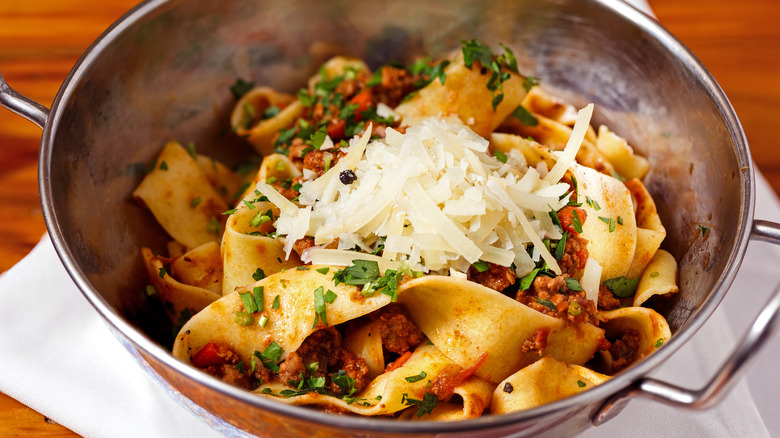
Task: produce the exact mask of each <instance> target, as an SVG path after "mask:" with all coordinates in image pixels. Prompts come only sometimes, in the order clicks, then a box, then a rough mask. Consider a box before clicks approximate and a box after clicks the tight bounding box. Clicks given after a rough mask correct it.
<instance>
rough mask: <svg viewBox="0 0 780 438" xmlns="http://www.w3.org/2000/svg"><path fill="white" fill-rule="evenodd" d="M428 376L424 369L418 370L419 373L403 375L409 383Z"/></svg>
mask: <svg viewBox="0 0 780 438" xmlns="http://www.w3.org/2000/svg"><path fill="white" fill-rule="evenodd" d="M426 377H428V373H426V372H425V371H420V374H416V375H414V376H409V377H405V378H404V379H405V380H406V381H407V382H409V383H414V382H419V381H420V380H422V379H424V378H426Z"/></svg>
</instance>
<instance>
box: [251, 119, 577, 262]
mask: <svg viewBox="0 0 780 438" xmlns="http://www.w3.org/2000/svg"><path fill="white" fill-rule="evenodd" d="M586 110H587V111H585V110H583V111H584V112H583V113H581V118H580V119H578V125H582V124H584V125H583V126H585V127H587V123H588V120H589V118H590V112H591V111H592V107H588V108H586ZM580 120H582V122H580ZM582 129H583V128H580V129H578V126H576V125H575V128H574V133H576V134H577V135H580V131H581V130H582ZM385 134H386V137H385V139H384V140H374V141H371V142H369V139H370V137H371V128H370V127H369V128H368V129H367V130H366V132H365V133H364V134H363V135H362V136H361V137H360V138H357V137H355V138H353V139H352V140H351V141H350V146H349V148H348V150H347V153H346V155H345V156H344V157H342V158H341V159H340V160H339V161H338V162H337V163H336V164H335V165H334V166H333V167H332V168H331V169H330V170H329V171H328V172H326V173H325V174H324V175H322V176H320V177H319V178H316V179H313V180H309V181H304V182H303V183H302V187H301V190H300V192H301V196H300V198H299V204H300V206H301V207H300V208H299V207H298V206H297V205H295V204H293V203H292V202H290V201H288V200H287V199H285V198H284V197H283V196H282V195H281V194H279V193H278V192H277V191H276V190H274V189H273V187H271V186H269V185H267V184H264V183H259V184H258V190H260V191H261V192H262V193H263V194H264V195H266V196H267V197H268V199H269V200H270V201H271V202H272V203H274V204H276V205H277V206H278V207H279V208H280V210H281V213H280V216H279V218H278V219H277V221H276V223H275V226H276V229H277V232H278V233H279V234H280V235H284V234H286V243H285V251H287V253H288V254H289V250H290V249H291V248H292V245H293V243H294V242H295V241H296V240H298V239H301V238H303V237H305V236H312V237H314V239H315V244H316V245H320V246H317V247H314V248H312V249H311V250H309V251H308V253H307V254H306V258H307V259H308V260H311V261H312V263H315V264H328V265H336V266H347V265H350V264H352V260H357V259H361V260H374V261H377V263H379V264H380V269H397V268H398V267H399V266H400V263H402V262H404V263H407V264H408V265H410V266H413V267H414V266H416V268H414V269H417V270H425V271H429V270H431V271H435V272H438V273H441V274H445V275H446V274H450V275H458V276H461V275H464V274H465V273H466V272H467V271H468V269H469V267H470V266H471V264H472V263H475V262H476V261H478V260H484V261H487V262H491V263H495V264H498V265H501V266H509V265H511V264H513V263H514V265H515V267H516V273H517V274H518V275H519V276H522V275H525V274H527V273H528V272H530V271H531V270H532V269H533V268H534V264H535V262H537V261H538V260H539V259H540V258H542V259H544V260H545V261H546V262H547V264H548V265H549V267H550V269H551V270H552V271H554V272H555V273H556V274H560V273H561V269H560V267H559V266H558V263H557V261H556V260H555V258H554V257H553V256H552V254H551V253H550V251H549V250H547V248H546V247H545V245H544V243H543V242H542V239H544V238H553V239H557V238H560V236H561V230H560V227H558V226H557V225H554V224H553V223H552V221H551V220H550V218H549V212H550V211H551V209H552V210H555V211H557V210H559V209H560V208H562V207H563V206H564V205H566V203H567V202H568V197H567V196H564V195H565V194H566V192H567V191H568V190H569V187H568V185H567V184H564V183H560V182H559V180H560V177H561V176H563V173H564V172H565V171H566V169H567V168H568V165H569V164H571V162H572V161H573V157H574V156H575V155H576V152H577V149H578V148H579V144H581V142H582V140H581V139H580V140H577V138H575V135H574V134H572V139H570V142H569V144H567V146H566V149H564V151H563V153H562V154H561V155H560V157H559V159H558V162H557V164H556V165H555V166H554V167H553V169H552V170H551V171H550V172H548V171H547V168H546V166H545V165H544V164H543V163H542V164H541V165H540V166H538V167H537V168H529V167H528V166H527V163H526V161H525V158H524V157H523V156H522V154H520V153H517V151H510V152H509V153H508V154H507V155H508V157H509V158H510V159H509V160H507V163H502V162H500V161H498V160H497V159H496V158H495V157H494V156H492V155H491V154H490V153H489V152H488V150H489V149H488V146H489V143H488V141H487V140H485V139H484V138H482V137H480V136H478V135H477V134H475V133H474V132H473V131H471V129H469V128H468V127H467V126H465V125H463V124H458V123H456V122H455V121H453V120H444V119H441V118H428V119H423V120H421V121H420V123H419V124H416V125H412V126H410V127H408V128H407V130H406V132H405V133H404V134H401V133H400V132H398V131H396V130H394V129H392V128H387V129H386V130H385ZM583 135H584V134H583ZM566 163H569V164H566ZM565 164H566V165H565ZM564 165H565V166H564ZM346 169H351V170H352V171H353V172H354V173H355V175H356V176H357V179H356V180H355V181H354V182H353V183H352V184H343V183H341V181H340V179H339V178H338V175H339V173H340V172H341V171H343V170H346ZM561 169H562V170H561ZM556 175H558V176H557V177H556ZM336 240H338V242H339V244H338V248H339V249H324V248H322V247H321V246H324V245H326V244H328V243H331V242H334V241H336ZM380 244H383V245H384V250H383V252H382V255H381V256H376V255H371V254H366V253H361V252H355V251H347V250H346V249H352V248H354V247H355V246H357V247H358V248H360V249H361V250H362V251H365V252H371V251H374V250H376V249H377V248H379V245H380ZM528 245H533V252H532V255H529V254H528Z"/></svg>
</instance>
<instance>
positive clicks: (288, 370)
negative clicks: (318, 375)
mask: <svg viewBox="0 0 780 438" xmlns="http://www.w3.org/2000/svg"><path fill="white" fill-rule="evenodd" d="M263 368H265V367H263ZM303 375H306V368H305V364H304V363H303V359H302V358H301V355H300V354H298V352H296V351H293V352H292V353H290V354H288V355H287V359H286V360H285V361H284V362H282V363H281V365H279V380H281V381H282V382H284V383H288V382H290V381H297V380H301V376H303Z"/></svg>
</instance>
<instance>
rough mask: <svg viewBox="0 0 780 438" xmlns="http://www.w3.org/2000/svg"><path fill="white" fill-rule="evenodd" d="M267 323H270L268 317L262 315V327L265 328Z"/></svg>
mask: <svg viewBox="0 0 780 438" xmlns="http://www.w3.org/2000/svg"><path fill="white" fill-rule="evenodd" d="M266 324H268V317H267V316H265V315H263V316H261V317H260V327H263V328H265V326H266Z"/></svg>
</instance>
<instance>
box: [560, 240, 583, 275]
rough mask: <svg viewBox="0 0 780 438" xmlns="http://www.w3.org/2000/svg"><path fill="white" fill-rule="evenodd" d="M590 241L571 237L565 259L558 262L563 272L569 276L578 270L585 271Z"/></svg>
mask: <svg viewBox="0 0 780 438" xmlns="http://www.w3.org/2000/svg"><path fill="white" fill-rule="evenodd" d="M587 244H588V240H587V239H583V238H582V237H580V236H574V235H572V236H569V237H568V238H567V239H566V246H565V248H564V253H563V257H561V260H560V261H559V262H558V265H559V266H560V267H561V270H562V271H563V272H564V273H567V274H569V275H571V274H573V273H574V272H576V271H577V270H580V269H585V263H587V261H588V247H587Z"/></svg>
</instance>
